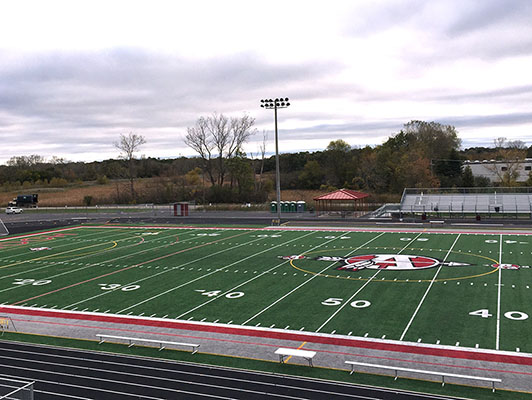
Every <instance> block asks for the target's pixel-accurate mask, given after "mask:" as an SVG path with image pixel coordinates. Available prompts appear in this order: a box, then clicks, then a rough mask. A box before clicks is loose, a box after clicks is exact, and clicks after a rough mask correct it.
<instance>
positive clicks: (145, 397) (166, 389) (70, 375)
mask: <svg viewBox="0 0 532 400" xmlns="http://www.w3.org/2000/svg"><path fill="white" fill-rule="evenodd" d="M4 358H14V357H4ZM35 362H37V363H42V361H35ZM48 363H49V364H52V365H60V366H64V365H65V364H59V363H50V362H48ZM70 367H72V366H70ZM78 368H80V367H78ZM17 369H21V370H24V371H32V372H43V371H42V370H41V369H37V368H28V367H17ZM91 370H92V371H99V372H109V371H108V370H104V369H101V368H91ZM115 372H116V371H115ZM50 373H53V374H55V375H61V376H68V377H73V378H85V379H86V378H87V375H86V374H84V375H77V374H71V373H64V372H51V371H48V374H50ZM124 374H126V373H125V372H123V373H122V375H124ZM127 375H128V376H140V377H146V376H145V375H140V374H134V373H131V372H127ZM157 379H158V380H163V381H171V382H176V383H182V384H190V382H188V381H184V380H179V379H171V378H163V377H157ZM92 380H95V381H100V382H108V383H112V384H113V385H124V382H123V381H118V380H114V379H106V378H92ZM37 382H47V383H54V385H57V384H59V385H61V386H67V387H74V388H82V389H90V390H97V391H100V392H105V393H113V394H118V395H121V396H123V395H129V396H131V392H129V393H128V392H119V391H117V390H109V389H102V388H99V387H97V386H83V385H73V384H69V383H58V382H57V380H56V381H47V380H43V379H39V380H37ZM127 384H128V385H129V386H138V387H142V388H147V389H150V388H151V389H154V390H161V387H160V386H152V385H146V384H144V383H134V382H128V383H127ZM197 385H198V386H205V387H214V388H219V389H220V388H221V389H227V387H224V386H218V385H212V384H207V383H197ZM163 390H165V391H167V392H174V393H176V394H177V393H179V394H192V395H196V396H197V394H198V393H197V392H191V391H186V390H181V389H171V388H168V387H165V388H164V389H163ZM233 390H234V389H233ZM237 390H239V391H242V392H250V393H259V392H257V391H254V390H247V389H237ZM202 396H205V397H210V398H214V399H223V400H229V399H230V398H229V397H221V396H216V395H209V394H205V393H202ZM277 396H280V395H277ZM283 397H284V396H283ZM142 398H144V399H152V400H160V399H161V398H160V397H151V396H146V395H142Z"/></svg>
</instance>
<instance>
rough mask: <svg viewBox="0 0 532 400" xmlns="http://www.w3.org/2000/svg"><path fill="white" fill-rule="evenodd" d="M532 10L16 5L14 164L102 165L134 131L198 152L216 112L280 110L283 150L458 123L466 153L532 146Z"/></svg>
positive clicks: (453, 4) (387, 1) (260, 126)
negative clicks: (199, 128)
mask: <svg viewBox="0 0 532 400" xmlns="http://www.w3.org/2000/svg"><path fill="white" fill-rule="evenodd" d="M531 21H532V1H530V0H431V1H428V0H427V1H425V0H401V1H400V0H396V1H395V0H382V1H377V0H367V1H364V0H356V1H355V0H352V1H340V0H334V1H329V2H326V1H323V0H320V1H313V0H310V1H309V0H304V1H296V0H290V1H287V0H282V1H276V0H269V1H251V0H245V1H236V0H235V1H232V0H224V1H220V0H215V1H201V0H198V1H157V0H150V1H132V0H126V1H112V0H105V1H97V0H96V1H95V0H91V1H73V0H67V1H54V0H46V1H42V0H38V1H6V2H2V10H1V14H0V139H1V141H0V143H1V144H0V163H5V162H6V161H7V160H8V159H9V158H10V157H12V156H20V155H30V154H39V155H42V156H44V157H46V158H50V157H51V156H58V157H64V158H66V159H68V160H73V161H77V160H86V161H90V160H102V159H106V158H111V157H116V156H117V150H116V149H115V148H113V142H114V141H116V140H117V139H118V137H119V135H120V134H121V133H126V134H127V133H129V132H133V133H137V134H140V135H143V136H144V137H145V138H146V141H147V143H146V144H145V145H143V146H142V148H141V152H140V153H139V155H140V154H144V155H146V156H152V157H176V156H179V155H193V154H194V153H193V152H192V150H190V149H189V148H187V147H186V145H185V144H184V136H185V134H186V129H187V127H189V126H193V125H194V123H195V121H196V120H197V119H198V118H199V117H200V116H208V115H210V114H212V113H214V112H216V113H223V114H226V115H228V116H235V117H238V116H242V115H244V114H248V115H250V116H252V117H254V118H256V125H255V126H256V128H257V131H258V134H257V135H256V136H255V137H254V139H253V140H252V141H250V142H249V143H248V145H247V147H246V148H245V150H246V151H247V152H248V154H250V153H255V154H256V153H257V152H258V144H259V142H260V141H261V140H262V132H263V131H267V132H268V138H269V144H268V147H267V150H268V152H273V151H274V144H273V137H274V135H273V112H272V111H271V110H264V109H261V108H260V99H261V98H275V97H289V98H290V100H291V106H290V107H289V108H287V109H283V110H280V111H279V133H280V149H281V151H283V152H286V151H291V152H294V151H300V150H301V151H304V150H309V151H314V150H322V149H324V148H325V147H326V146H327V144H328V143H329V142H330V141H331V140H335V139H343V140H345V141H347V142H348V143H349V144H350V145H352V146H364V145H368V144H369V145H376V144H380V143H382V142H383V141H384V140H386V138H387V137H388V136H390V135H392V134H394V133H397V132H398V131H399V130H400V129H401V127H402V126H403V124H405V123H407V122H409V121H410V120H414V119H418V120H424V121H436V122H440V123H443V124H452V125H454V126H455V127H456V128H457V130H458V132H459V135H460V137H461V138H462V140H463V147H471V146H474V145H487V146H491V145H492V144H493V139H494V138H496V137H500V136H504V137H507V138H508V139H511V140H523V141H525V142H526V143H527V145H532V108H531V105H532V73H531V71H532V23H531Z"/></svg>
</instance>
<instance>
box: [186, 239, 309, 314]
mask: <svg viewBox="0 0 532 400" xmlns="http://www.w3.org/2000/svg"><path fill="white" fill-rule="evenodd" d="M313 233H314V232H309V233H307V234H306V235H303V236H301V237H298V238H297V239H303V238H304V237H307V236H308V235H311V234H313ZM297 239H294V240H297ZM294 240H291V241H294ZM291 241H289V242H285V243H283V244H286V243H290V242H291ZM314 249H315V248H313V249H310V250H307V251H305V252H303V253H301V254H299V255H303V254H305V253H307V252H309V251H312V250H314ZM288 262H290V260H286V261H283V262H282V263H281V264H278V265H276V266H275V267H272V268H270V269H268V270H267V271H264V272H262V273H261V274H259V275H256V276H254V277H253V278H250V279H248V280H247V281H245V282H242V283H240V284H239V285H236V286H235V287H233V288H231V289H229V290H226V291H225V292H223V293H221V294H220V295H218V296H216V297H214V298H212V299H210V300H207V301H205V302H204V303H202V304H200V305H197V306H196V307H194V308H192V309H190V310H188V311H186V312H184V313H183V314H181V315H178V316H177V317H176V318H182V317H183V316H185V315H187V314H188V313H191V312H192V311H195V310H197V309H198V308H201V307H203V306H205V305H207V304H209V303H211V302H213V301H214V300H218V299H219V298H220V297H223V296H225V295H226V294H228V293H231V292H232V291H234V290H236V289H238V288H239V287H241V286H244V285H246V284H248V283H249V282H252V281H254V280H255V279H258V278H260V277H261V276H263V275H265V274H267V273H269V272H271V271H273V270H275V269H277V268H279V267H282V266H283V265H285V264H286V263H288Z"/></svg>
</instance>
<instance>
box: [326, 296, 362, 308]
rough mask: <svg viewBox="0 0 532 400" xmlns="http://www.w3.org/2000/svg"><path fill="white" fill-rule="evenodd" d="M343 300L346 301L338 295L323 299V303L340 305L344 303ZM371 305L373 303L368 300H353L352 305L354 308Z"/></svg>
mask: <svg viewBox="0 0 532 400" xmlns="http://www.w3.org/2000/svg"><path fill="white" fill-rule="evenodd" d="M342 301H344V299H340V298H338V297H329V298H328V299H327V300H323V301H322V302H321V304H323V305H324V306H339V305H340V304H342ZM370 305H371V303H370V302H369V301H367V300H355V301H352V302H351V307H354V308H366V307H369V306H370Z"/></svg>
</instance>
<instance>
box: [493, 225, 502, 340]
mask: <svg viewBox="0 0 532 400" xmlns="http://www.w3.org/2000/svg"><path fill="white" fill-rule="evenodd" d="M501 263H502V233H501V235H500V236H499V284H498V285H497V332H496V333H495V350H499V342H500V333H501V286H502V284H501V282H502V268H501V267H500V265H501Z"/></svg>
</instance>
